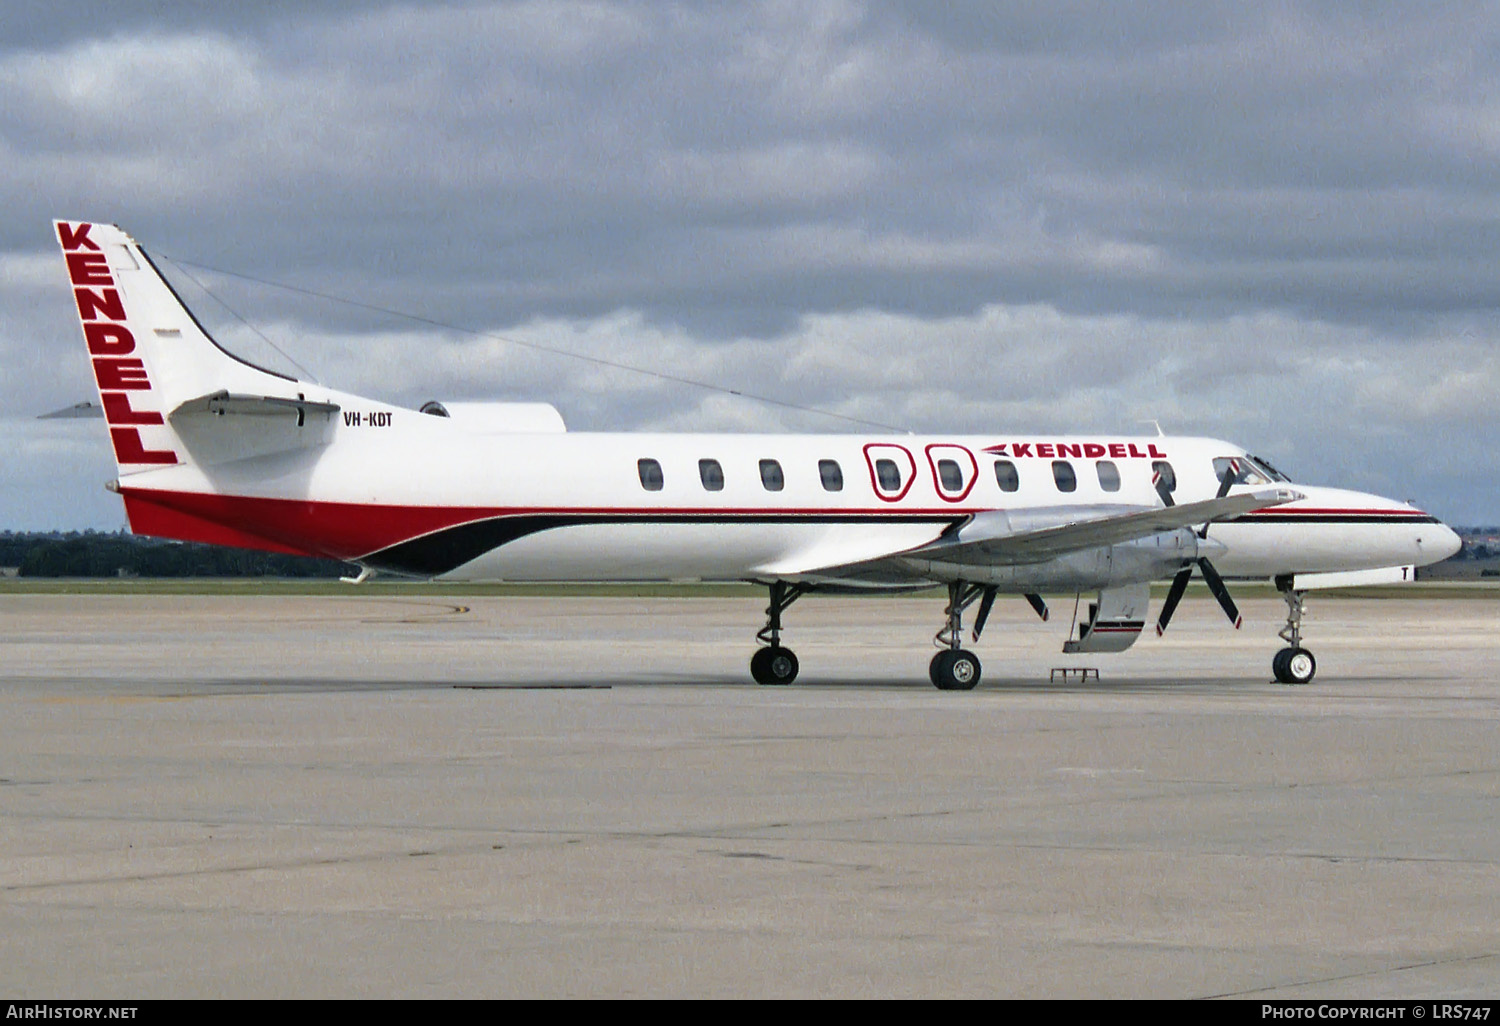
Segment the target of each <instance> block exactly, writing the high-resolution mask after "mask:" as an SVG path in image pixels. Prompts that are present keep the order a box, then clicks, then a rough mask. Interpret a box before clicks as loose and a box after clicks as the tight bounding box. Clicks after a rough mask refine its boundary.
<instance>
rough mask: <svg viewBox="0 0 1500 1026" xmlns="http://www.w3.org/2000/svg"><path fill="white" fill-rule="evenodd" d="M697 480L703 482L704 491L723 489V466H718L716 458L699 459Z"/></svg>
mask: <svg viewBox="0 0 1500 1026" xmlns="http://www.w3.org/2000/svg"><path fill="white" fill-rule="evenodd" d="M698 480H700V481H702V482H703V488H704V490H705V491H710V492H722V491H723V490H724V468H723V467H721V466H719V461H718V460H699V461H698Z"/></svg>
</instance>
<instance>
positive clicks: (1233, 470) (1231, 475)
mask: <svg viewBox="0 0 1500 1026" xmlns="http://www.w3.org/2000/svg"><path fill="white" fill-rule="evenodd" d="M1239 479H1240V461H1239V460H1230V461H1229V466H1227V467H1225V468H1224V476H1223V477H1221V478H1219V494H1218V495H1216V496H1214V498H1216V499H1222V498H1224V496H1226V495H1228V494H1229V487H1230V485H1233V484H1235V483H1236V482H1238V481H1239Z"/></svg>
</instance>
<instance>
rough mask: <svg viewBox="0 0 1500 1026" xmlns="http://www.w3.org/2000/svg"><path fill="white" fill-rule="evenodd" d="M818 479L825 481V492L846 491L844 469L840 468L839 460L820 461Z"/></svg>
mask: <svg viewBox="0 0 1500 1026" xmlns="http://www.w3.org/2000/svg"><path fill="white" fill-rule="evenodd" d="M818 477H820V478H822V479H823V490H824V491H825V492H841V491H843V490H844V468H843V467H841V466H839V461H838V460H819V461H818Z"/></svg>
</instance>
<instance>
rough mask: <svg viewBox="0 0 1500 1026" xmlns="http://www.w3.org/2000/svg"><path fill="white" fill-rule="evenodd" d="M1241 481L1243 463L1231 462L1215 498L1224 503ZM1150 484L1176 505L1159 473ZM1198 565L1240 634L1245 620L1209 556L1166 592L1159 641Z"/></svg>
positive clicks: (1202, 531)
mask: <svg viewBox="0 0 1500 1026" xmlns="http://www.w3.org/2000/svg"><path fill="white" fill-rule="evenodd" d="M1240 477H1241V470H1240V461H1239V460H1237V459H1234V460H1230V461H1229V465H1228V466H1226V467H1225V468H1224V474H1223V476H1221V477H1220V478H1219V492H1218V494H1217V495H1215V496H1214V498H1216V499H1222V498H1224V496H1226V495H1228V494H1229V489H1230V487H1231V486H1232V485H1234V484H1235V483H1236V482H1237V481H1238V480H1239V479H1240ZM1151 484H1152V486H1153V487H1155V488H1156V494H1157V495H1159V496H1161V501H1162V504H1163V505H1165V506H1172V505H1175V503H1174V502H1173V501H1172V491H1171V489H1169V488H1168V487H1167V483H1166V482H1165V481H1164V480H1162V476H1161V473H1160V472H1158V473H1157V474H1155V475H1154V476H1153V477H1152V478H1151ZM1198 537H1199V538H1207V537H1208V525H1207V524H1204V525H1203V526H1202V527H1200V528H1198ZM1195 565H1196V566H1197V567H1198V572H1199V573H1200V574H1202V575H1203V582H1204V583H1205V584H1207V585H1208V590H1209V591H1210V592H1211V593H1212V594H1213V597H1214V598H1215V599H1217V600H1218V603H1219V608H1220V609H1222V610H1224V615H1225V616H1227V617H1229V622H1230V623H1232V624H1234V629H1235V630H1239V629H1240V625H1241V624H1242V623H1243V622H1244V619H1243V617H1241V616H1240V610H1239V607H1238V606H1236V605H1235V604H1234V599H1233V598H1232V597H1231V596H1230V594H1229V589H1228V588H1227V587H1225V585H1224V578H1222V577H1220V576H1219V571H1217V570H1215V569H1214V565H1213V564H1212V563H1210V562H1209V561H1208V557H1207V556H1199V557H1198V558H1197V559H1195V560H1193V562H1192V563H1189V564H1188V565H1187V566H1185V567H1183V568H1182V569H1181V570H1179V571H1177V576H1176V577H1174V578H1172V586H1171V587H1170V588H1168V589H1167V598H1166V601H1164V602H1163V603H1162V604H1161V614H1160V615H1159V616H1158V617H1157V619H1156V636H1157V637H1161V636H1162V635H1163V634H1164V633H1166V630H1167V624H1169V623H1171V622H1172V614H1173V613H1175V612H1177V603H1179V602H1181V601H1182V595H1183V593H1184V592H1186V591H1187V586H1188V582H1189V581H1190V580H1192V577H1193V567H1194V566H1195Z"/></svg>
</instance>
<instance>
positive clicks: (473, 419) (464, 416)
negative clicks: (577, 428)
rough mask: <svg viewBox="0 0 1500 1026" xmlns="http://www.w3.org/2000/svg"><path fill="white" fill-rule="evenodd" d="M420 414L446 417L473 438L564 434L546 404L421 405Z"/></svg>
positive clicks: (552, 409) (558, 416) (559, 416)
mask: <svg viewBox="0 0 1500 1026" xmlns="http://www.w3.org/2000/svg"><path fill="white" fill-rule="evenodd" d="M421 412H423V413H426V414H428V415H430V416H433V417H447V418H448V419H450V420H452V421H453V422H454V423H455V424H457V425H459V426H460V427H462V428H463V429H464V430H465V431H467V432H469V433H470V434H473V435H558V434H562V433H563V432H565V431H567V430H568V428H567V425H566V424H564V423H563V419H562V414H561V413H558V412H557V407H555V406H553V405H551V404H550V403H440V402H438V401H437V400H436V399H434V400H432V401H431V402H425V403H423V404H422V406H421Z"/></svg>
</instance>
